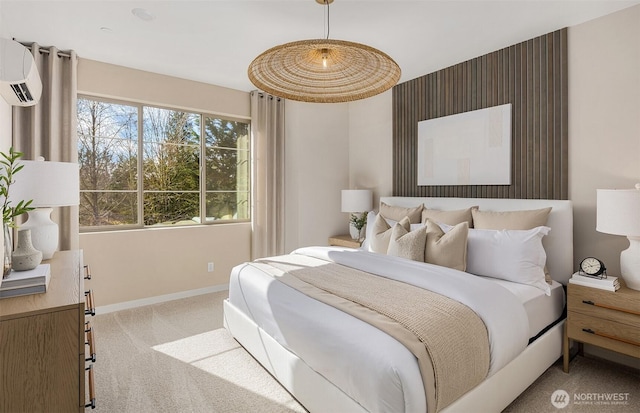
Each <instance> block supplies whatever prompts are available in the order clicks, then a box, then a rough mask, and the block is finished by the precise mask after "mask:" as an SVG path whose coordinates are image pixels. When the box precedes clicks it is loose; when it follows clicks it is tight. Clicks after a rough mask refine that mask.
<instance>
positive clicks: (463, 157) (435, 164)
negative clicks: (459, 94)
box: [418, 103, 511, 185]
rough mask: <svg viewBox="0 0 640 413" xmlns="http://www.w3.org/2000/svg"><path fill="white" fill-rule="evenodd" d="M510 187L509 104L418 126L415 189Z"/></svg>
mask: <svg viewBox="0 0 640 413" xmlns="http://www.w3.org/2000/svg"><path fill="white" fill-rule="evenodd" d="M509 184H511V104H510V103H509V104H506V105H500V106H494V107H490V108H486V109H480V110H474V111H471V112H464V113H459V114H457V115H451V116H443V117H441V118H435V119H429V120H424V121H422V122H418V185H509Z"/></svg>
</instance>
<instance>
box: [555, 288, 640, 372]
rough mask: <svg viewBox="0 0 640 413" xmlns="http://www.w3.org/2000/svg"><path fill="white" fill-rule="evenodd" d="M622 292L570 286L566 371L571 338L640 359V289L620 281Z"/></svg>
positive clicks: (566, 337) (620, 290)
mask: <svg viewBox="0 0 640 413" xmlns="http://www.w3.org/2000/svg"><path fill="white" fill-rule="evenodd" d="M620 284H621V287H620V289H619V290H618V291H616V292H612V291H606V290H601V289H598V288H590V287H583V286H581V285H576V284H571V283H569V284H568V285H567V321H566V323H565V326H564V327H565V330H564V342H563V352H564V359H563V361H564V371H565V373H568V372H569V340H570V339H573V340H576V341H578V342H580V343H588V344H593V345H595V346H598V347H602V348H606V349H609V350H612V351H616V352H618V353H622V354H626V355H629V356H632V357H638V358H640V291H636V290H632V289H629V288H627V286H626V285H625V284H624V281H623V280H621V281H620Z"/></svg>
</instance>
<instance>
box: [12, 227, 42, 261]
mask: <svg viewBox="0 0 640 413" xmlns="http://www.w3.org/2000/svg"><path fill="white" fill-rule="evenodd" d="M41 262H42V252H41V251H38V250H37V249H35V248H34V247H33V244H32V243H31V230H30V229H21V230H19V231H18V247H17V248H16V250H15V251H13V254H12V255H11V266H12V268H13V269H14V270H15V271H27V270H32V269H34V268H36V267H37V266H38V265H39V264H40V263H41Z"/></svg>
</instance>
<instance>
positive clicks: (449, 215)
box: [422, 206, 478, 227]
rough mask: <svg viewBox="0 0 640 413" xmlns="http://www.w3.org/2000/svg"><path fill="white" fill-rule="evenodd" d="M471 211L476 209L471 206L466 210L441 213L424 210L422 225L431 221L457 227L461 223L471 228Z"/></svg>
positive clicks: (435, 210)
mask: <svg viewBox="0 0 640 413" xmlns="http://www.w3.org/2000/svg"><path fill="white" fill-rule="evenodd" d="M472 209H478V207H477V206H472V207H471V208H467V209H457V210H454V211H441V210H439V209H429V208H424V209H423V210H422V223H425V222H427V220H428V219H429V220H431V221H434V222H440V223H442V224H447V225H458V224H459V223H461V222H466V223H468V224H469V227H472V226H473V216H472V215H471V210H472Z"/></svg>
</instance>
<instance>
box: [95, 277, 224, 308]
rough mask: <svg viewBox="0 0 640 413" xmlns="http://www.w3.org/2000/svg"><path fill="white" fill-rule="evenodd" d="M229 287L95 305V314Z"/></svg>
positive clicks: (212, 287)
mask: <svg viewBox="0 0 640 413" xmlns="http://www.w3.org/2000/svg"><path fill="white" fill-rule="evenodd" d="M228 289H229V284H220V285H213V286H211V287H204V288H198V289H195V290H188V291H180V292H179V293H172V294H165V295H158V296H155V297H148V298H141V299H139V300H133V301H125V302H123V303H116V304H109V305H103V306H100V307H96V314H107V313H112V312H114V311H120V310H128V309H130V308H136V307H143V306H145V305H151V304H158V303H163V302H165V301H172V300H179V299H181V298H188V297H195V296H197V295H202V294H209V293H217V292H220V291H226V290H228Z"/></svg>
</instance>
